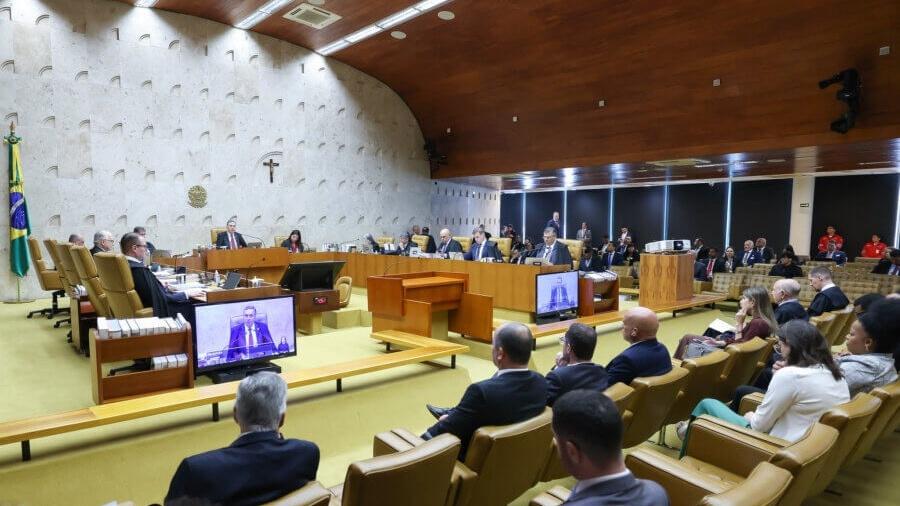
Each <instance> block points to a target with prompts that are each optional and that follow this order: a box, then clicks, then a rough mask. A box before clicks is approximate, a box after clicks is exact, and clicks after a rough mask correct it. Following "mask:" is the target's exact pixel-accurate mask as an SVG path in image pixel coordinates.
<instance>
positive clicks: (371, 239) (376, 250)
mask: <svg viewBox="0 0 900 506" xmlns="http://www.w3.org/2000/svg"><path fill="white" fill-rule="evenodd" d="M365 240H366V242H367V243H368V244H369V247H370V248H372V253H381V245H380V244H378V241H376V240H375V238H374V237H373V236H372V234H366V237H365Z"/></svg>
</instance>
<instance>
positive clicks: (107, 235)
mask: <svg viewBox="0 0 900 506" xmlns="http://www.w3.org/2000/svg"><path fill="white" fill-rule="evenodd" d="M114 242H115V239H113V235H112V232H110V231H109V230H101V231H99V232H96V233H94V247H93V248H91V250H90V251H91V255H96V254H97V253H105V252H107V251H112V249H113V243H114ZM123 253H124V252H123Z"/></svg>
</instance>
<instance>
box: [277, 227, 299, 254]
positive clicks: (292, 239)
mask: <svg viewBox="0 0 900 506" xmlns="http://www.w3.org/2000/svg"><path fill="white" fill-rule="evenodd" d="M281 247H282V248H287V250H288V251H289V252H291V253H303V238H302V236H301V235H300V231H299V230H297V229H294V230H291V235H289V236H288V238H287V239H285V240H283V241H281Z"/></svg>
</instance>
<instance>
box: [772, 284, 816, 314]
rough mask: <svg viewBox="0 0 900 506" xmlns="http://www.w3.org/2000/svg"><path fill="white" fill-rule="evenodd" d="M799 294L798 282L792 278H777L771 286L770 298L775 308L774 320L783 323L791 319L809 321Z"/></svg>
mask: <svg viewBox="0 0 900 506" xmlns="http://www.w3.org/2000/svg"><path fill="white" fill-rule="evenodd" d="M799 296H800V283H798V282H797V281H796V280H794V279H779V280H778V281H776V282H775V285H773V286H772V300H773V301H774V302H775V304H777V305H778V307H776V308H775V322H776V323H778V325H784V324H785V323H787V322H789V321H791V320H803V321H809V314H808V313H807V312H806V309H804V308H803V305H802V304H800V301H799V300H797V297H799Z"/></svg>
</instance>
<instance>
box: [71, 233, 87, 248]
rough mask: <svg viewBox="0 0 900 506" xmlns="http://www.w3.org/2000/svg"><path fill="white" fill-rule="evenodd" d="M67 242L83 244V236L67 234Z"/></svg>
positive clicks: (77, 244) (74, 244) (76, 244)
mask: <svg viewBox="0 0 900 506" xmlns="http://www.w3.org/2000/svg"><path fill="white" fill-rule="evenodd" d="M69 244H71V245H72V246H84V237H81V236H80V235H78V234H69Z"/></svg>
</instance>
